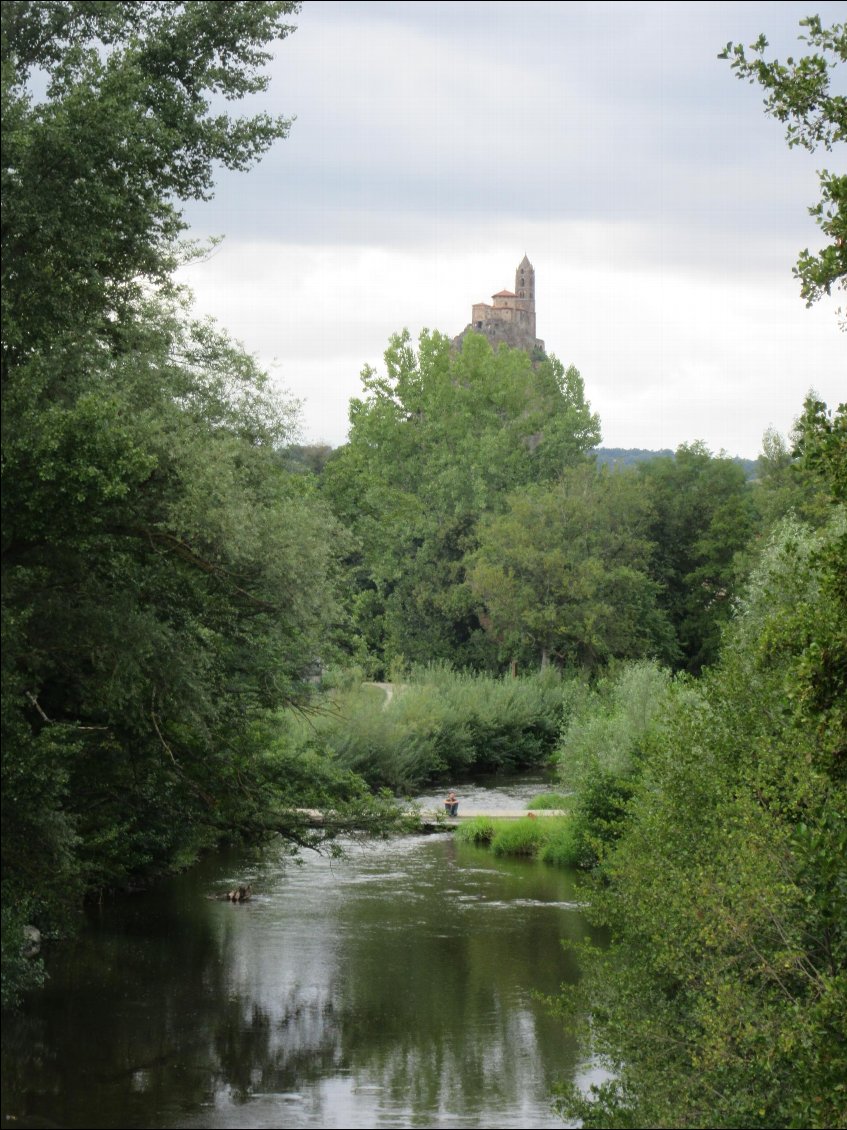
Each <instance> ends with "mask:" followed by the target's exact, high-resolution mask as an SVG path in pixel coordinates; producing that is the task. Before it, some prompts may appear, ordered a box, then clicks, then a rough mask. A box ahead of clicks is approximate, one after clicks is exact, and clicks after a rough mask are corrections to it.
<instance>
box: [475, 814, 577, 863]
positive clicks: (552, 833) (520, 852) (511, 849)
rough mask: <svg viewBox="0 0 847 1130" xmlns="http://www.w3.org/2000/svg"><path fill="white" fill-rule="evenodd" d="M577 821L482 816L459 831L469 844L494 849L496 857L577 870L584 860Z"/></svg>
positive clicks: (552, 818) (531, 817)
mask: <svg viewBox="0 0 847 1130" xmlns="http://www.w3.org/2000/svg"><path fill="white" fill-rule="evenodd" d="M577 833H578V829H577V825H576V822H575V821H574V820H573V819H572V818H571V817H570V816H545V817H544V818H543V819H541V820H539V819H536V818H535V817H533V816H525V817H523V818H522V819H520V820H511V819H510V820H501V819H497V818H496V817H490V816H478V817H475V818H474V819H473V820H468V821H467V823H465V824H462V825H460V826H459V827H458V828H457V829H456V836H457V837H458V838H459V839H460V840H463V841H464V842H465V843H472V844H478V845H482V846H487V847H490V848H491V850H492V851H493V852H494V854H495V855H500V856H510V855H511V856H524V857H529V858H533V859H540V860H542V861H543V862H544V863H550V864H553V865H554V866H557V867H575V866H577V865H578V863H579V859H580V843H579V837H578V834H577Z"/></svg>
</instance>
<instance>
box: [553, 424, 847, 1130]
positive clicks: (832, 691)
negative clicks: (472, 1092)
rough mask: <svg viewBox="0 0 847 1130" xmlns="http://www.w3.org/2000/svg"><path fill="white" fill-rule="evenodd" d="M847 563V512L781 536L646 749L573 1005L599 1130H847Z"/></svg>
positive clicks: (586, 1108)
mask: <svg viewBox="0 0 847 1130" xmlns="http://www.w3.org/2000/svg"><path fill="white" fill-rule="evenodd" d="M802 432H803V436H804V447H805V449H806V450H807V451H808V452H809V457H810V458H812V459H813V461H815V465H816V466H817V467H818V468H819V470H820V471H821V472H822V473H823V474H825V475H826V476H827V479H828V482H829V483H830V484H832V487H833V488H834V489H833V494H835V493H837V483H838V482H839V481H840V479H841V475H842V474H843V470H844V464H845V461H847V445H844V444H843V443H836V442H834V440H833V437H834V436H836V437H837V432H836V431H835V428H834V425H833V422H832V420H831V419H830V417H829V415H828V414H827V413H826V411H825V410H820V411H816V410H812V411H807V414H806V417H805V419H804V423H803V425H802ZM822 450H823V451H824V452H825V453H826V458H825V459H822V460H816V456H817V454H818V453H819V452H821V451H822ZM846 565H847V527H846V526H845V514H844V509H843V504H839V503H836V504H835V507H834V512H833V515H832V518H831V521H830V522H829V524H828V525H827V527H826V528H825V529H824V530H822V531H820V532H818V533H814V532H812V531H810V530H808V528H804V527H803V526H801V525H799V524H798V523H797V522H796V521H790V522H787V523H785V524H784V525H783V526H782V527H781V528H779V529H778V530H777V531H776V532H775V534H774V537H773V538H772V540H771V543H770V545H769V547H768V548H767V550H766V552H765V553H764V554H763V556H762V559H761V561H760V563H759V565H758V567H757V569H756V570H755V572H754V575H753V577H752V578H751V581H750V583H749V585H748V586H747V588H746V590H745V592H744V594H743V598H742V600H741V601H740V603H739V608H738V615H737V616H736V618H735V620H734V622H733V623H732V624H731V626H730V627H729V628H728V630H727V632H726V635H725V640H724V647H723V650H722V653H721V657H720V661H719V662H718V663H717V664H716V665H715V666H714V667H713V668H712V669H711V670H710V671H709V672H708V673H707V674H706V676H705V677H704V678H703V679H702V680H701V681H700V682H699V684H698V685H693V684H691V683H686V682H681V683H677V684H676V686H675V687H674V688H673V695H672V698H671V700H670V703H669V705H667V706H666V708H665V709H664V710H663V711H662V712H661V714H660V716H659V717H658V718H657V720H656V724H655V725H654V726H653V727H652V732H650V733H648V735H647V737H646V739H645V740H644V741H643V756H642V758H641V760H640V765H639V773H638V774H637V777H636V779H635V780H634V781H633V782H632V784H634V793H633V796H632V798H631V800H630V802H629V804H628V806H626V808H625V810H624V812H623V813H622V814H621V813H618V815H617V817H616V826H615V832H616V837H615V838H614V839H613V840H612V842H611V846H607V849H606V851H605V854H604V858H603V864H602V881H601V882H600V883H599V884H598V886H597V889H596V890H595V891H594V894H593V899H592V902H593V906H594V908H595V913H596V914H597V916H598V919H599V920H602V921H604V922H605V923H606V924H607V925H609V926H610V927H611V928H612V931H613V936H614V938H615V945H614V948H613V951H612V954H611V956H609V957H608V958H607V957H604V956H603V955H602V954H594V955H593V956H588V957H587V962H586V977H585V980H584V981H583V983H582V988H581V989H580V990H579V992H580V993H581V994H584V996H583V1000H584V1002H585V1003H586V1004H587V1007H588V1008H589V1010H590V1013H591V1016H592V1023H593V1035H594V1038H595V1040H596V1041H597V1043H596V1047H597V1050H599V1051H600V1052H601V1053H603V1054H604V1055H605V1056H606V1057H607V1062H608V1063H609V1065H610V1066H611V1067H612V1068H613V1070H614V1071H615V1078H614V1080H613V1081H612V1082H610V1083H609V1084H607V1085H605V1086H603V1087H600V1088H594V1089H593V1090H592V1093H591V1094H590V1095H589V1096H587V1097H586V1096H582V1095H579V1094H578V1093H577V1092H575V1091H573V1090H572V1091H571V1092H570V1094H569V1096H567V1097H566V1099H565V1101H564V1103H563V1108H564V1110H565V1111H566V1113H567V1114H568V1115H569V1116H570V1117H580V1118H582V1119H583V1121H584V1124H585V1125H586V1126H598V1127H600V1126H603V1127H608V1126H660V1125H674V1126H702V1125H707V1124H708V1125H710V1126H718V1127H722V1126H727V1127H730V1126H751V1127H756V1126H761V1127H769V1126H811V1127H837V1126H841V1125H843V1124H844V1121H845V1117H847V1092H845V1089H844V1078H845V1072H846V1071H847V1037H845V1031H844V1015H845V1011H847V979H845V972H846V971H847V930H845V924H847V902H845V893H847V870H845V860H847V824H845V813H847V773H845V751H847V632H845V628H844V625H845V623H847V588H845V577H846V576H847V568H845V566H846Z"/></svg>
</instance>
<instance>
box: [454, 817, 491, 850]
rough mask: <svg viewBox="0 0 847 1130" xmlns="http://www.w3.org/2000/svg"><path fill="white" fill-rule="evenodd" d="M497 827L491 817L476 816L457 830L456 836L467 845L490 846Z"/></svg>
mask: <svg viewBox="0 0 847 1130" xmlns="http://www.w3.org/2000/svg"><path fill="white" fill-rule="evenodd" d="M496 830H497V826H496V823H495V821H494V820H492V819H491V817H490V816H475V817H474V818H473V820H467V821H465V823H464V824H460V825H459V827H458V828H457V829H456V836H457V837H458V839H460V840H461V841H462V842H463V843H467V844H490V843H491V840H492V839H493V837H494V833H495V832H496Z"/></svg>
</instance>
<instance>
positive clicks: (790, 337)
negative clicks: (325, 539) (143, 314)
mask: <svg viewBox="0 0 847 1130" xmlns="http://www.w3.org/2000/svg"><path fill="white" fill-rule="evenodd" d="M810 11H816V12H817V13H818V14H820V16H821V18H822V20H823V22H824V24H828V23H833V22H836V20H843V7H842V5H840V4H836V3H826V4H818V5H817V6H816V7H815V8H814V9H810V8H809V7H808V6H807V5H804V4H796V3H791V2H786V3H709V4H700V3H686V4H675V3H579V4H576V3H564V4H560V3H528V2H527V3H522V4H520V5H517V4H516V5H512V4H509V3H497V2H493V3H491V2H487V3H440V2H430V3H412V2H410V3H391V2H384V0H383V2H379V3H330V2H317V0H306V3H304V5H303V8H302V11H301V12H300V13H299V14H298V15H296V16H294V17H292V22H293V23H294V24H295V25H296V30H295V31H294V33H293V34H292V35H290V36H289V37H288V38H286V39H284V40H282V41H280V42H279V43H278V44H276V45H275V47H274V58H273V61H272V63H271V64H270V67H269V74H270V77H271V83H270V87H269V89H268V91H267V92H266V93H265V94H263V95H260V96H258V97H257V98H254V99H252V100H251V101H250V102H249V103H247V104H245V106H244V107H243V109H242V110H241V112H249V113H253V112H256V111H257V110H266V111H268V112H270V113H274V114H282V115H285V116H286V117H292V116H296V120H295V121H294V122H293V124H292V127H291V131H290V135H289V137H288V138H286V139H285V140H282V141H279V142H277V143H276V144H275V145H274V147H273V148H272V149H271V150H270V151H269V152H268V153H267V154H266V155H265V157H264V158H263V159H262V161H261V163H260V164H259V165H257V166H256V167H255V168H253V169H252V170H251V171H250V172H249V173H247V174H244V173H231V172H228V171H226V170H223V171H221V173H220V175H219V177H218V180H217V189H216V194H215V197H214V199H213V200H212V201H211V202H208V203H198V204H191V206H190V207H188V208H187V209H186V216H187V219H188V220H189V222H190V225H191V235H192V236H194V237H196V238H207V237H209V236H219V235H223V236H224V237H225V238H224V240H223V242H222V243H221V244H220V245H219V246H217V247H216V248H215V250H214V251H212V252H211V253H210V254H209V255H208V256H207V257H206V258H205V259H204V260H203V261H202V262H196V263H193V264H191V265H190V266H188V267H186V268H184V269H183V272H182V278H183V281H184V282H186V283H187V285H188V286H189V287H190V288H191V289H192V290H193V292H194V294H195V298H196V308H197V310H198V312H200V313H202V314H210V315H212V316H214V317H215V318H217V319H218V320H219V321H220V322H221V323H222V325H223V326H224V327H225V328H226V329H228V330H229V332H230V333H231V334H232V335H233V336H234V337H235V338H237V339H239V340H240V341H241V342H243V344H244V345H245V346H246V348H247V349H248V351H250V352H251V353H254V354H256V355H257V356H258V357H259V359H260V360H261V361H262V363H263V364H264V365H266V366H267V367H268V368H269V369H270V371H271V372H272V374H273V379H274V381H275V382H277V383H278V384H279V385H280V386H281V387H282V388H284V389H285V390H287V391H288V392H289V393H290V394H291V395H293V396H294V397H295V398H297V399H299V400H300V401H301V402H302V410H301V419H302V440H303V442H308V443H317V442H325V443H329V444H331V445H332V446H337V445H339V444H341V443H343V442H344V441H345V438H346V434H347V424H348V404H349V400H350V398H351V397H355V396H358V395H360V394H361V383H360V379H359V374H360V372H361V370H362V368H363V367H364V366H366V365H369V366H373V367H375V368H377V369H379V368H380V367H381V365H382V354H383V351H384V350H385V348H386V346H387V344H388V339H389V337H390V336H391V335H392V334H393V333H396V332H398V331H399V330H402V329H404V328H407V329H408V330H409V331H410V332H411V333H412V335H413V336H414V337H417V335H418V334H419V333H420V331H421V330H422V329H424V328H428V329H437V330H440V331H442V332H443V333H446V334H448V335H450V336H451V337H452V336H455V335H456V334H458V333H459V332H460V331H461V330H463V329H464V327H465V325H466V324H467V323H468V322H469V320H470V314H471V306H472V304H473V303H475V302H482V301H485V302H487V301H489V300H490V296H491V295H492V294H493V293H494V292H495V291H498V290H501V289H502V288H504V287H506V288H509V289H512V288H513V287H514V277H515V268H516V266H517V264H518V263H519V262H520V260H521V259H522V257H523V255H524V253H526V254H527V255H528V256H529V258H530V260H531V261H532V263H533V265H534V267H535V271H536V306H537V321H538V331H537V332H538V335H539V337H541V338H543V339H544V340H545V342H546V345H547V350H548V352H551V353H554V354H555V355H556V356H557V357H558V358H559V359H560V360H561V361H562V362H564V364H565V365H570V364H573V365H575V366H576V367H577V368H578V369H579V371H580V373H581V374H582V377H583V379H584V382H585V388H586V395H587V397H588V399H589V400H590V402H591V405H592V408H593V409H594V410H595V411H596V412H598V413H599V415H600V418H601V424H602V431H603V444H604V445H605V446H610V447H642V448H650V449H660V448H676V447H677V446H678V445H679V444H681V443H688V442H692V441H694V440H702V441H704V442H705V443H706V444H707V446H708V447H709V448H710V449H711V450H712V451H714V452H718V451H721V450H725V451H726V452H727V453H729V454H731V455H742V456H746V457H754V456H755V455H756V454H757V453H758V452H759V451H760V450H761V439H762V435H763V433H764V431H765V429H767V428H768V427H771V426H772V427H775V428H776V429H777V430H779V431H780V432H782V433H786V432H787V431H788V430H789V429H790V427H791V425H792V422H793V420H794V419H795V417H796V416H797V415H798V414H799V412H800V410H801V408H802V402H803V398H804V397H805V395H806V394H807V392H808V391H809V389H810V388H814V389H815V390H816V392H817V393H818V395H819V396H820V397H821V398H822V399H823V400H825V401H826V402H827V403H828V404H829V405H830V406H834V405H835V404H837V403H838V402H839V401H843V400H845V399H847V350H845V346H847V336H845V333H844V332H843V331H841V330H840V328H839V318H838V317H837V315H836V305H837V303H836V301H835V299H833V300H831V301H827V300H824V301H822V302H819V303H817V304H816V305H815V306H813V307H811V308H807V307H806V306H805V304H804V302H803V300H802V299H801V298H800V294H799V283H798V282H797V280H796V279H795V278H794V277H793V276H792V270H791V269H792V266H793V265H794V263H795V262H796V259H797V255H798V253H799V252H800V251H801V250H802V249H803V248H805V247H810V248H811V249H813V250H815V249H817V248H819V247H820V246H821V245H822V242H823V241H822V240H821V239H820V237H819V232H818V229H817V227H816V225H815V223H814V221H813V220H812V219H811V218H810V217H809V215H808V207H809V206H810V205H813V204H814V203H816V201H817V200H818V198H819V193H818V183H817V175H816V170H818V169H820V168H824V167H829V168H830V169H833V170H838V171H841V170H843V168H844V155H843V152H842V153H840V154H837V153H830V154H827V153H824V152H823V151H820V152H817V153H814V154H809V153H807V152H806V151H805V150H803V149H800V148H794V149H789V148H788V146H787V144H786V142H785V138H784V126H783V125H781V124H780V123H779V122H777V121H776V120H774V119H772V118H769V117H768V116H767V115H766V114H765V112H764V106H763V92H762V90H761V89H760V88H759V87H758V86H753V85H749V84H747V83H742V82H739V81H738V79H737V78H736V77H735V76H734V75H733V73H732V72H731V70H730V66H729V63H728V62H725V61H721V60H719V59H718V58H717V55H718V53H719V52H720V51H721V50H722V49H723V47H725V45H726V44H727V42H728V41H730V40H732V41H735V42H742V43H744V44H749V43H751V42H752V41H753V40H755V39H756V38H757V37H758V35H759V33H760V32H765V34H766V35H767V37H768V40H769V42H770V44H771V48H770V53H772V55H774V56H776V57H778V58H780V59H785V57H786V56H787V55H790V54H794V55H795V56H796V55H799V54H802V51H803V46H804V45H803V44H801V43H799V42H798V35H799V34H801V32H802V29H801V28H800V27H799V21H800V19H801V18H802V17H803V16H805V15H808V14H809V12H810ZM837 82H838V87H839V88H840V90H841V92H847V74H845V73H844V69H842V72H841V73H840V75H839V76H838V80H837ZM839 166H840V167H839ZM841 297H842V298H843V295H842V296H841Z"/></svg>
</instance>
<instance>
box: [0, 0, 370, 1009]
mask: <svg viewBox="0 0 847 1130" xmlns="http://www.w3.org/2000/svg"><path fill="white" fill-rule="evenodd" d="M296 8H297V5H295V4H292V3H269V4H251V3H225V4H220V3H206V2H201V3H188V4H182V3H177V4H174V3H149V4H134V3H98V4H91V3H73V2H67V3H61V2H60V3H8V4H4V5H3V6H2V13H1V14H2V21H3V22H2V64H3V70H2V82H3V106H4V113H3V167H2V175H3V229H2V239H3V303H4V305H3V340H2V363H3V370H2V398H3V420H2V427H3V493H2V521H3V534H2V536H3V556H2V582H3V631H4V642H5V647H4V650H3V658H2V662H3V694H2V725H3V748H4V761H3V786H4V787H3V884H4V912H3V913H4V919H3V921H4V957H5V956H7V954H8V953H9V952H11V954H12V959H13V964H14V959H15V955H16V953H17V947H18V943H19V940H20V934H19V932H18V933H17V934H16V933H15V928H19V926H20V922H21V919H22V918H23V920H24V921H26V919H27V918H29V919H30V920H31V921H35V922H36V923H37V924H39V925H42V926H44V925H55V924H56V921H57V919H58V917H59V916H60V913H61V911H62V908H63V907H65V906H67V905H73V904H74V902H75V901H76V900H77V898H78V896H79V894H80V893H81V892H83V891H85V890H86V889H91V888H98V887H99V888H101V889H102V888H103V887H108V886H111V885H115V884H119V883H122V882H125V881H126V880H127V879H128V877H129V876H138V875H139V874H142V875H144V874H149V873H151V872H155V871H156V870H158V869H161V868H163V867H166V866H169V865H173V864H174V863H175V862H177V863H178V862H185V861H187V860H188V859H190V858H191V856H192V853H193V852H196V850H197V849H198V847H200V846H202V845H204V844H208V843H211V842H214V840H215V839H216V838H217V837H219V836H220V835H222V834H223V833H224V832H227V831H231V830H232V829H233V828H240V829H243V830H252V831H256V830H260V829H262V828H266V827H267V826H268V825H269V824H270V825H274V820H275V818H276V817H279V818H280V819H282V814H281V813H280V811H279V798H280V797H282V796H285V797H287V801H288V808H289V809H290V807H291V802H292V799H294V798H293V797H292V793H293V794H297V790H298V789H299V790H300V792H299V796H300V800H301V802H302V800H303V799H305V798H306V797H308V796H309V795H310V793H311V795H312V796H313V797H314V796H315V795H317V794H322V795H323V799H324V801H325V800H326V791H325V790H326V788H327V787H329V785H330V784H331V782H330V780H329V776H331V775H329V776H327V775H326V774H323V775H322V771H321V770H320V767H318V766H312V768H311V769H310V771H309V772H308V773H307V772H304V771H302V769H298V768H297V767H296V766H293V765H292V764H291V763H290V762H286V761H285V759H284V758H282V759H281V760H280V759H277V760H276V761H273V760H272V759H269V758H268V756H267V754H266V751H265V744H266V743H265V738H264V737H263V735H262V734H261V732H260V730H259V729H258V727H260V725H261V721H262V718H263V716H264V713H265V712H266V711H268V710H271V709H274V708H277V707H279V705H280V704H283V703H286V702H290V701H291V700H292V699H294V698H297V697H299V696H300V695H301V694H302V692H303V689H304V686H305V684H304V675H305V674H306V672H307V670H308V668H309V667H310V666H311V665H312V664H313V663H314V660H315V658H316V657H317V656H318V655H320V654H321V651H322V650H323V648H324V647H325V646H326V638H327V635H328V632H329V626H330V623H331V621H332V617H333V611H334V608H335V597H334V592H333V584H332V574H333V569H334V556H335V553H336V548H337V547H338V546H339V545H340V544H341V540H340V539H342V535H341V533H340V531H339V529H338V526H337V524H336V523H335V522H334V521H333V519H332V518H331V517H330V515H329V514H328V512H327V511H326V509H325V508H324V507H323V506H322V504H321V503H320V502H319V501H318V500H317V499H316V498H315V497H314V494H313V493H312V491H311V488H310V485H309V481H308V479H307V478H306V477H304V476H301V475H291V474H289V473H287V472H286V471H285V470H284V468H283V461H282V459H281V457H280V452H279V448H280V446H281V445H282V444H283V443H284V442H286V441H288V440H290V439H291V435H292V425H293V414H292V412H291V410H290V408H288V407H287V406H286V404H285V403H284V402H283V401H281V400H280V398H279V397H278V396H276V395H275V394H274V393H273V391H272V389H271V387H270V386H269V384H268V381H267V379H266V377H265V376H264V374H262V373H261V372H260V371H259V370H258V368H257V366H256V364H255V362H254V361H253V360H252V358H250V357H249V356H247V355H246V354H245V353H244V352H243V350H241V349H240V348H237V347H235V346H234V345H233V344H232V343H231V342H230V341H228V340H227V338H226V337H225V335H223V334H221V333H219V332H218V331H216V330H215V329H214V327H213V326H211V325H209V324H207V323H198V322H195V321H192V319H191V318H190V315H189V314H188V312H187V310H186V308H185V306H184V303H183V301H182V299H181V297H180V295H179V294H178V292H177V291H176V290H175V288H174V287H173V286H172V284H171V281H170V277H169V272H170V270H171V268H172V266H173V265H174V263H175V262H176V261H177V258H178V256H179V251H178V248H177V244H176V243H175V237H176V236H177V234H178V233H179V231H180V230H181V229H182V228H183V227H184V221H183V219H182V217H181V213H180V205H181V202H182V201H184V200H185V199H186V198H189V197H201V198H202V197H206V196H208V195H209V194H210V192H211V187H212V175H213V170H214V166H215V164H216V163H218V162H220V163H223V164H224V165H226V166H229V167H231V168H244V167H246V166H247V165H248V164H250V163H251V162H252V161H253V160H254V158H256V157H257V156H258V155H260V154H261V153H262V152H263V151H264V150H265V149H266V148H267V146H268V145H269V144H270V143H271V142H272V141H273V140H274V139H275V138H278V137H283V136H284V135H285V133H286V131H287V128H288V124H287V122H285V121H283V120H279V119H272V118H269V117H267V116H266V115H261V114H260V115H257V116H254V117H246V118H233V117H230V116H229V115H227V114H226V113H223V112H221V111H220V109H218V108H217V107H215V108H213V102H216V101H217V100H218V99H220V98H221V97H223V98H224V99H238V98H241V97H242V96H243V95H246V94H249V93H252V92H254V91H257V90H262V89H264V87H265V85H266V82H267V79H266V77H265V76H264V75H263V74H262V73H261V71H260V69H259V68H260V67H261V65H262V63H263V62H265V61H266V60H267V59H268V58H269V57H270V51H269V45H270V42H271V41H272V40H273V39H274V38H280V37H283V36H285V35H286V34H287V33H288V32H289V31H290V30H291V28H290V27H289V25H288V24H287V23H286V22H285V21H286V18H287V17H288V16H289V15H290V14H291V13H292V12H293V11H295V10H296ZM36 72H38V74H39V75H42V76H45V78H46V88H44V89H42V85H41V80H40V79H39V80H38V81H36V79H35V77H34V76H35V75H36ZM342 540H343V539H342ZM334 547H335V548H334ZM281 766H284V768H280V767H281ZM337 785H338V789H337V791H336V794H335V796H336V799H338V798H342V799H343V798H344V797H345V796H348V797H350V798H352V800H351V803H353V802H354V801H355V803H356V804H358V799H357V798H358V796H359V794H357V791H356V789H357V787H356V786H355V784H354V783H351V782H350V781H349V780H346V779H344V780H339V781H338V782H337ZM283 830H285V826H283ZM288 830H289V831H290V833H291V834H292V835H294V836H297V835H300V834H301V830H298V828H296V827H293V828H289V829H288ZM7 925H8V926H9V927H10V928H9V930H7V929H6V926H7ZM9 939H11V940H10V942H9V944H10V946H11V951H9V950H8V949H7V947H6V943H7V941H9ZM6 988H7V983H6V982H5V981H4V992H5V991H6Z"/></svg>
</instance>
